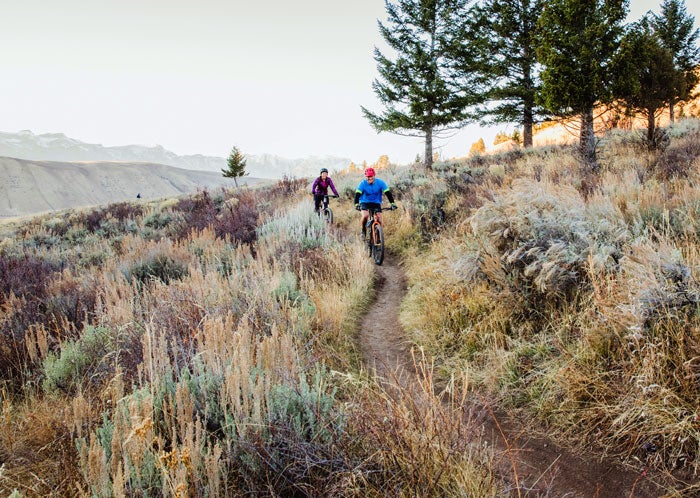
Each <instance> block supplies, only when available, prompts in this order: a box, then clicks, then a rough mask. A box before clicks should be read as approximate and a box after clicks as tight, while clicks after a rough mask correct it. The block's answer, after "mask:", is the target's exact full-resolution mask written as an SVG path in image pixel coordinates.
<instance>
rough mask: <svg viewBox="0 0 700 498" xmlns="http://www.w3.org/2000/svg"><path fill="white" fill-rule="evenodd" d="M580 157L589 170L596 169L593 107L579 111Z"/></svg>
mask: <svg viewBox="0 0 700 498" xmlns="http://www.w3.org/2000/svg"><path fill="white" fill-rule="evenodd" d="M579 148H580V149H581V150H580V152H581V157H582V159H583V161H584V163H585V164H586V166H588V168H590V170H591V171H596V170H597V169H598V159H597V158H596V154H595V134H594V133H593V107H589V108H588V109H586V110H585V111H584V112H582V113H581V135H580V139H579Z"/></svg>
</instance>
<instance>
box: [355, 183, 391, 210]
mask: <svg viewBox="0 0 700 498" xmlns="http://www.w3.org/2000/svg"><path fill="white" fill-rule="evenodd" d="M388 191H389V187H388V186H387V184H386V183H385V182H384V180H380V179H379V178H377V177H375V178H374V183H373V184H371V185H370V183H369V182H368V181H367V179H366V178H365V179H364V180H362V181H361V182H360V184H359V185H358V186H357V190H356V192H358V193H359V194H360V200H359V202H361V203H365V202H374V203H376V204H381V203H382V194H383V193H384V192H388ZM390 200H391V199H390Z"/></svg>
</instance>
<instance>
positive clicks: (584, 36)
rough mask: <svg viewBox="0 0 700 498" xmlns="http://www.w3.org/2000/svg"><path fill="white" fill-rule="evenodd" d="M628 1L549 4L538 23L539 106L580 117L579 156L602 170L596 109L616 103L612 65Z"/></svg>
mask: <svg viewBox="0 0 700 498" xmlns="http://www.w3.org/2000/svg"><path fill="white" fill-rule="evenodd" d="M627 5H628V0H549V1H548V2H547V3H546V5H545V7H544V10H543V12H542V16H541V17H540V20H539V22H538V33H539V45H538V48H537V57H538V60H539V61H540V63H541V64H542V65H543V69H542V72H541V78H542V92H541V94H540V102H541V103H542V104H543V105H544V107H545V108H546V109H547V110H548V111H550V112H552V113H553V114H555V115H557V116H560V117H571V116H580V121H581V131H580V136H579V145H580V152H581V155H582V158H583V160H584V162H586V163H587V165H588V166H589V167H590V168H592V169H597V166H598V163H597V158H596V153H595V136H594V134H593V109H594V107H595V106H596V104H599V103H605V102H609V101H610V99H611V98H612V92H611V90H612V81H613V76H614V75H613V71H612V70H611V60H612V58H613V56H614V54H615V52H616V50H617V48H618V45H619V41H620V38H621V36H622V34H623V25H622V22H623V21H624V19H625V17H626V15H627Z"/></svg>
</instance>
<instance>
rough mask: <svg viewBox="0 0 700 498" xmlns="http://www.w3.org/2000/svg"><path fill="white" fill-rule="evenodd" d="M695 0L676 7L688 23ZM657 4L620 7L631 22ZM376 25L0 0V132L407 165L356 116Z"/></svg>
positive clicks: (295, 14)
mask: <svg viewBox="0 0 700 498" xmlns="http://www.w3.org/2000/svg"><path fill="white" fill-rule="evenodd" d="M698 3H700V2H697V1H695V0H691V1H690V2H688V1H687V0H686V5H687V8H688V12H689V13H690V14H691V15H693V16H694V17H695V18H696V26H697V25H698V21H699V20H700V7H698ZM658 6H659V2H657V1H652V0H632V1H631V12H630V19H631V20H636V19H638V18H639V16H641V15H642V14H643V13H644V12H646V11H648V10H652V11H654V12H657V13H658V12H659V7H658ZM384 18H385V9H384V1H383V0H296V1H294V0H267V1H255V0H253V1H251V0H245V1H244V0H167V1H166V0H60V1H52V0H49V1H46V0H41V1H38V0H0V47H2V48H1V49H0V131H5V132H16V131H19V130H23V129H28V130H31V131H33V132H34V133H48V132H61V133H65V134H66V135H68V136H70V137H72V138H76V139H78V140H82V141H85V142H90V143H101V144H103V145H107V146H112V145H127V144H142V145H156V144H160V145H162V146H163V147H165V148H167V149H169V150H172V151H173V152H175V153H177V154H205V155H214V156H227V155H228V153H229V151H230V149H231V147H232V146H233V145H236V146H238V147H239V148H240V149H241V150H242V151H243V152H244V153H246V154H262V153H270V154H277V155H280V156H284V157H288V158H298V157H305V156H309V155H325V154H330V155H336V156H341V157H347V158H349V159H352V160H353V161H356V162H361V161H363V160H367V161H368V162H373V161H375V160H376V159H377V158H378V157H379V156H380V155H382V154H387V155H388V156H389V158H390V159H391V160H392V161H394V162H401V163H403V162H408V161H412V160H413V159H414V158H415V157H416V155H417V154H419V153H421V152H422V150H423V144H422V141H421V140H420V139H416V138H411V137H402V136H397V135H393V134H388V133H382V134H380V135H378V134H377V133H376V132H375V131H374V130H373V129H372V128H371V127H370V125H369V124H368V123H367V121H366V120H365V119H364V118H363V116H362V113H361V110H360V106H361V105H364V106H366V107H369V108H371V109H373V110H377V111H378V110H380V106H379V104H378V102H377V100H376V98H375V96H374V94H373V92H372V88H371V84H372V80H373V79H374V78H375V77H376V76H377V72H376V63H375V62H374V60H373V58H372V55H373V50H374V46H375V45H381V40H380V37H379V34H378V29H377V20H378V19H382V20H383V19H384ZM512 130H513V126H512V125H511V126H509V127H506V126H505V125H503V126H499V127H493V128H489V129H486V128H480V127H479V126H476V125H474V126H470V127H468V128H466V129H465V130H463V131H461V132H460V133H458V134H455V135H454V136H452V137H451V138H449V139H443V140H439V141H437V143H436V145H437V147H438V148H439V149H440V151H441V153H442V155H443V157H445V158H448V157H456V156H464V155H466V154H467V153H468V151H469V148H470V147H471V144H472V143H473V142H475V141H477V140H478V139H479V138H483V139H484V141H485V142H486V144H487V146H488V145H489V144H491V143H492V142H493V137H494V135H495V134H496V133H497V132H498V131H506V132H508V133H510V132H512Z"/></svg>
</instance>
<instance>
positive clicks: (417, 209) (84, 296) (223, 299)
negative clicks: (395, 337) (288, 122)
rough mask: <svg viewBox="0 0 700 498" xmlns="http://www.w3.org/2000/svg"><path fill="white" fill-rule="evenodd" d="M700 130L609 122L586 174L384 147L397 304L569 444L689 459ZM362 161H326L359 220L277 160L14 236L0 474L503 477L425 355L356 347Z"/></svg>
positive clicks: (447, 371)
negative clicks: (268, 172)
mask: <svg viewBox="0 0 700 498" xmlns="http://www.w3.org/2000/svg"><path fill="white" fill-rule="evenodd" d="M698 128H699V127H698V124H697V122H696V121H688V122H686V123H684V124H683V125H678V126H677V127H676V129H674V130H673V139H672V141H671V143H670V146H669V147H668V148H667V149H666V150H665V151H663V152H653V153H652V152H648V151H646V150H644V149H643V148H642V147H640V144H639V143H638V140H637V139H636V138H635V137H634V136H633V135H630V134H625V133H618V134H614V135H611V136H610V137H608V138H607V139H606V140H605V142H604V143H603V144H602V145H601V151H600V152H601V158H602V168H601V171H600V173H599V174H596V175H592V174H590V173H582V172H581V171H580V170H579V167H578V164H577V162H576V160H575V159H574V157H573V156H572V151H571V150H569V149H565V148H538V149H535V150H532V151H527V152H522V151H514V152H510V153H508V154H504V155H501V156H495V157H491V158H473V159H471V160H468V161H467V160H465V161H455V162H451V163H442V164H438V165H436V168H435V172H434V173H433V174H431V175H430V176H426V175H425V174H423V173H422V172H420V171H417V170H412V169H408V168H397V167H392V166H390V167H389V168H388V169H385V170H383V171H382V175H381V176H382V177H383V178H385V179H386V180H387V181H388V182H389V184H390V185H392V188H393V189H394V191H395V193H396V195H397V197H398V198H399V200H400V201H399V203H400V205H401V207H402V208H403V209H402V210H401V211H400V212H397V213H395V215H392V216H387V217H386V220H385V222H386V224H387V227H386V228H387V233H388V234H390V238H389V242H390V246H391V248H392V250H395V251H398V252H399V253H401V254H402V256H403V257H404V258H405V261H406V264H407V271H408V275H409V279H410V291H409V298H408V300H407V301H406V303H405V306H404V309H403V313H402V321H403V325H404V328H405V329H406V331H407V332H408V333H409V334H410V335H411V338H412V340H413V341H414V342H415V343H416V344H417V345H419V346H421V347H422V348H424V349H425V350H426V351H427V352H428V353H429V354H430V355H431V356H432V357H433V358H434V359H435V364H436V366H437V369H438V370H437V373H438V375H440V376H441V377H443V378H448V377H453V378H455V379H462V378H466V379H469V385H467V384H466V383H465V385H464V386H461V387H462V388H478V389H480V390H485V391H488V392H490V393H491V395H492V396H493V397H494V398H495V399H497V400H498V401H499V402H500V403H502V404H503V405H504V406H509V407H518V408H519V409H521V410H522V411H523V412H525V413H527V414H533V415H535V418H537V419H539V420H540V421H541V422H542V423H544V424H547V425H548V426H549V427H550V430H552V431H554V432H558V433H560V434H561V435H562V437H565V438H568V439H569V441H571V442H572V443H573V444H581V445H585V444H589V443H591V442H595V443H596V444H597V445H598V447H599V448H600V449H602V450H603V451H606V452H608V453H614V454H620V455H623V456H625V457H627V458H635V457H636V458H640V459H644V460H645V461H646V462H647V463H648V464H649V465H654V466H657V467H659V468H671V467H673V466H680V467H684V468H685V469H689V470H690V471H691V472H697V468H698V460H697V447H698V440H699V436H698V433H699V432H700V424H699V423H698V412H697V406H698V376H699V375H700V370H698V369H699V368H700V362H699V361H698V358H699V357H700V336H699V335H698V327H697V324H698V314H697V300H698V289H697V283H696V282H697V280H696V279H697V268H698V256H697V254H698V251H697V249H696V248H697V246H698V236H697V234H698V230H700V217H699V216H698V213H700V207H698V206H700V198H699V196H700V194H698V193H697V189H696V184H697V182H698V180H699V179H700V175H699V171H698V166H699V164H698V159H697V158H698V157H699V156H700V138H699V132H698ZM357 180H358V177H357V175H354V176H353V175H348V176H339V177H338V178H336V184H338V185H339V187H340V190H341V192H342V193H343V198H344V200H345V202H341V203H334V208H335V210H336V218H337V220H338V221H339V222H340V223H341V225H342V226H344V227H345V228H347V232H346V231H328V230H326V229H325V228H324V227H323V226H322V225H321V224H320V223H319V221H318V220H317V219H316V218H315V216H313V214H311V213H310V212H309V204H310V202H309V199H308V196H307V195H306V194H305V190H306V186H305V185H304V184H302V183H295V182H281V183H280V184H279V185H277V186H275V187H273V188H270V189H266V190H264V191H255V190H247V189H242V190H240V191H238V192H222V193H212V194H200V195H198V196H194V197H192V198H188V199H182V200H179V201H172V202H165V203H154V204H142V205H136V204H116V205H111V206H108V207H106V208H104V209H95V210H92V211H90V210H88V211H84V212H66V213H55V214H52V215H47V216H43V217H38V218H36V219H33V220H32V221H31V222H29V223H26V224H23V225H21V226H20V228H19V230H18V232H17V236H16V237H15V238H12V239H10V238H5V239H4V240H3V242H2V244H1V247H0V265H2V267H1V268H0V270H2V272H3V275H4V276H5V278H4V279H3V280H2V284H3V285H4V287H3V288H2V289H1V290H2V302H1V304H2V306H1V307H0V324H1V328H0V331H2V334H3V337H2V344H3V346H2V348H0V363H1V365H2V372H4V376H3V378H2V381H3V390H2V393H3V400H4V402H3V405H2V416H1V417H0V456H2V461H3V462H5V465H4V467H3V470H2V472H0V486H1V487H2V488H3V490H6V491H10V490H12V489H15V488H16V489H18V490H19V491H20V492H21V493H22V494H23V495H26V496H42V495H48V494H51V493H54V494H55V495H57V496H58V495H66V494H75V493H77V492H80V493H83V494H85V493H87V494H92V495H96V496H111V495H113V494H115V493H119V492H126V491H127V490H141V491H144V492H145V491H148V492H149V494H151V495H155V496H160V495H161V494H163V495H176V496H177V495H182V494H183V493H185V492H187V493H190V494H191V495H193V496H204V495H205V494H206V493H207V490H209V492H215V493H228V494H236V493H244V492H253V493H255V492H271V491H270V490H273V491H272V492H274V493H277V494H285V493H287V494H289V493H304V492H310V491H311V490H313V492H314V493H315V494H317V495H332V494H334V493H339V492H341V491H340V490H343V491H342V493H344V494H345V495H353V496H384V495H387V494H402V493H404V494H405V493H408V494H410V493H414V492H415V490H421V493H422V494H423V495H426V496H449V495H455V494H459V493H460V492H464V490H470V492H471V493H472V494H473V495H475V496H476V495H478V496H494V495H498V494H499V491H500V492H501V493H502V492H503V483H500V482H499V481H498V480H497V479H496V478H495V477H494V476H493V474H492V473H491V472H490V470H489V465H488V461H489V458H490V457H489V455H488V454H483V453H481V452H479V451H476V450H475V449H474V448H470V447H463V445H464V442H465V441H467V439H468V438H467V436H466V434H465V433H464V431H468V430H469V429H468V428H467V427H463V426H461V425H460V424H459V423H458V422H457V419H455V414H456V412H455V413H452V412H450V407H449V406H448V407H445V406H443V405H442V404H441V403H440V402H439V401H438V400H437V399H436V398H435V397H434V396H433V394H432V389H431V388H430V385H431V382H433V381H432V379H429V380H428V381H427V382H426V385H427V386H428V388H426V389H425V390H424V392H423V394H422V395H421V396H423V397H424V399H423V400H422V402H420V403H414V402H413V400H412V399H411V398H410V397H407V396H405V395H403V394H402V392H401V391H400V390H398V391H393V390H392V391H389V392H388V391H386V390H384V389H383V388H381V387H380V386H378V385H376V384H374V383H373V382H371V381H370V380H369V379H366V378H364V377H363V376H362V375H361V374H359V373H358V371H357V367H358V363H357V359H358V358H357V352H356V350H355V347H354V342H353V340H352V335H353V333H354V332H355V329H354V325H353V324H354V323H356V319H357V316H358V315H359V313H361V312H362V307H363V306H364V305H366V303H367V299H368V297H369V295H370V293H371V281H372V268H371V266H370V264H369V261H368V260H367V258H365V257H363V256H362V252H363V250H362V248H361V247H359V245H358V243H357V240H356V239H355V238H354V237H352V236H351V237H347V236H346V235H345V234H346V233H349V234H353V233H355V231H356V230H357V227H356V226H355V223H356V221H357V220H356V216H357V215H356V213H355V212H354V210H352V209H351V207H350V203H349V202H347V200H348V199H349V198H351V196H352V192H353V190H354V186H355V184H356V183H357ZM300 196H301V197H302V198H303V199H304V201H302V204H301V205H297V204H298V200H299V197H300ZM436 282H439V285H436ZM10 290H11V291H12V292H10ZM457 387H459V386H457ZM404 394H405V393H404ZM457 397H458V396H457ZM30 428H31V429H32V430H29V429H30ZM652 449H653V451H652ZM57 469H65V470H63V471H61V472H58V471H57ZM689 492H692V491H689Z"/></svg>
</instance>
